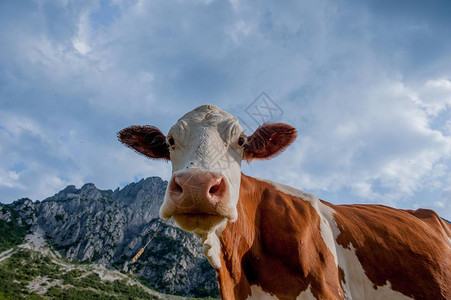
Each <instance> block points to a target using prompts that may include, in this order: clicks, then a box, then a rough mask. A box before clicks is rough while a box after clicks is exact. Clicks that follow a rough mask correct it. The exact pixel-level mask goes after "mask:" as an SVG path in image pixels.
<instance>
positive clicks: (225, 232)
mask: <svg viewBox="0 0 451 300" xmlns="http://www.w3.org/2000/svg"><path fill="white" fill-rule="evenodd" d="M296 136H297V131H296V129H295V128H293V127H292V126H290V125H287V124H283V123H265V124H262V125H261V126H260V127H259V128H257V129H256V130H255V132H254V133H253V134H252V135H250V136H246V135H245V134H244V133H243V128H242V127H241V126H240V124H239V122H238V120H237V119H236V118H235V117H233V116H232V115H231V114H229V113H227V112H225V111H223V110H221V109H219V108H217V107H216V106H214V105H202V106H200V107H198V108H196V109H194V110H192V111H191V112H188V113H187V114H185V115H184V116H183V117H181V118H180V119H179V120H178V121H177V123H176V124H175V125H174V126H172V127H171V129H170V130H169V133H168V134H167V136H165V135H164V134H163V133H162V132H161V131H160V130H159V129H158V128H156V127H154V126H131V127H128V128H125V129H123V130H122V131H120V132H119V133H118V138H119V140H120V141H121V142H122V143H123V144H125V145H126V146H127V147H130V148H132V149H134V150H136V151H137V152H139V153H141V154H143V155H145V156H147V157H150V158H152V159H163V160H167V161H170V162H171V164H172V176H171V178H170V180H169V182H168V186H167V190H166V194H165V198H164V202H163V204H162V206H161V208H160V217H161V218H163V219H169V218H173V219H174V220H175V222H176V223H177V224H178V226H180V227H181V228H182V229H184V230H186V231H191V232H194V233H195V234H196V235H198V236H199V237H200V238H201V240H202V243H203V249H204V253H205V255H206V257H207V259H208V260H209V262H210V263H211V265H212V266H213V268H214V269H215V271H216V275H217V278H216V279H217V282H218V285H219V292H220V296H221V298H222V299H227V300H229V299H434V300H437V299H451V225H450V224H448V223H447V222H445V221H444V220H442V219H441V218H440V217H439V216H438V215H437V214H436V213H435V212H433V211H431V210H426V209H417V210H401V209H395V208H391V207H387V206H383V205H333V204H331V203H329V202H326V201H323V200H320V199H318V198H317V197H315V196H314V195H311V194H308V193H305V192H303V191H301V190H298V189H295V188H292V187H289V186H286V185H283V184H279V183H276V182H272V181H269V180H264V179H258V178H254V177H250V176H247V175H244V174H242V173H241V162H242V160H246V161H248V162H250V161H254V160H263V159H269V158H271V157H274V156H276V155H278V154H280V153H281V152H282V151H284V150H285V149H286V148H287V147H288V146H289V145H290V144H291V143H292V142H293V141H294V140H295V138H296Z"/></svg>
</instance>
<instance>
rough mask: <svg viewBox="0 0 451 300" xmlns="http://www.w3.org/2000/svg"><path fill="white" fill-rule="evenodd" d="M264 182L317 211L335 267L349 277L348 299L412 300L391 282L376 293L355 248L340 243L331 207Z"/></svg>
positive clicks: (297, 191) (345, 284)
mask: <svg viewBox="0 0 451 300" xmlns="http://www.w3.org/2000/svg"><path fill="white" fill-rule="evenodd" d="M260 180H262V181H265V182H268V183H270V184H272V185H273V186H274V187H275V188H276V189H277V190H279V191H281V192H283V193H286V194H289V195H292V196H295V197H299V198H302V199H303V200H306V201H308V202H310V204H311V205H312V206H313V208H315V209H316V211H317V213H318V215H319V216H320V218H321V225H320V232H321V237H322V238H323V240H324V242H325V244H326V245H327V248H328V249H329V251H330V252H331V253H332V255H333V256H334V259H335V263H336V264H337V265H338V266H339V267H340V268H341V269H342V270H343V272H344V274H345V280H346V283H343V282H342V285H343V290H344V292H345V299H365V300H373V299H374V300H377V299H412V298H409V297H407V296H405V295H403V294H402V293H400V292H398V291H394V290H392V289H391V284H390V282H387V284H386V285H384V286H378V287H377V289H374V287H373V285H374V284H373V283H372V282H371V281H370V280H369V279H368V277H367V276H366V274H365V271H364V270H363V267H362V265H361V264H360V261H359V259H358V258H357V256H356V254H355V249H354V248H353V247H352V245H351V249H345V248H343V247H342V246H341V245H338V244H337V243H336V240H337V237H338V235H339V234H340V231H339V229H338V226H337V223H336V222H335V219H334V217H333V215H334V213H335V211H334V210H333V209H332V208H331V207H330V206H327V205H325V204H323V203H322V202H321V201H320V200H319V199H318V198H317V197H316V196H314V195H311V194H308V193H305V192H303V191H301V190H298V189H295V188H293V187H290V186H287V185H283V184H280V183H276V182H272V181H269V180H264V179H260ZM312 297H313V295H312ZM304 299H308V298H304ZM312 299H314V298H312Z"/></svg>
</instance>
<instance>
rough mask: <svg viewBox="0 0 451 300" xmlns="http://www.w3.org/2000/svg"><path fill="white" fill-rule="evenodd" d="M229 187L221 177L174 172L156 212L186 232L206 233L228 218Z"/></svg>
mask: <svg viewBox="0 0 451 300" xmlns="http://www.w3.org/2000/svg"><path fill="white" fill-rule="evenodd" d="M229 194H230V193H229V187H228V184H227V181H226V179H225V178H224V176H222V175H220V174H217V173H213V172H209V171H203V170H194V169H191V170H187V171H183V172H178V173H174V174H173V176H172V178H171V180H170V182H169V185H168V188H167V192H166V198H165V202H164V203H163V206H162V207H161V210H160V215H161V216H162V217H163V218H169V217H171V216H173V217H174V219H175V221H176V222H177V223H178V224H179V225H180V226H181V227H182V228H183V229H185V230H188V231H194V230H198V231H208V230H210V229H211V228H213V227H214V226H215V225H217V224H219V223H220V222H221V221H223V220H224V219H226V218H228V217H229V214H230V196H229Z"/></svg>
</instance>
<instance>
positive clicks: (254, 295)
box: [246, 285, 316, 300]
mask: <svg viewBox="0 0 451 300" xmlns="http://www.w3.org/2000/svg"><path fill="white" fill-rule="evenodd" d="M246 299H249V300H250V299H255V300H277V299H278V298H277V297H276V296H274V295H271V294H269V293H267V292H265V291H263V290H262V288H261V287H260V286H258V285H251V295H250V296H249V297H247V298H246ZM312 299H316V298H315V297H314V296H313V294H312V291H311V290H310V285H309V286H308V288H307V289H306V290H305V291H302V292H301V293H300V294H299V296H297V297H296V300H312Z"/></svg>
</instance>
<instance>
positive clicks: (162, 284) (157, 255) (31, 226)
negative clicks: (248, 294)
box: [0, 176, 218, 297]
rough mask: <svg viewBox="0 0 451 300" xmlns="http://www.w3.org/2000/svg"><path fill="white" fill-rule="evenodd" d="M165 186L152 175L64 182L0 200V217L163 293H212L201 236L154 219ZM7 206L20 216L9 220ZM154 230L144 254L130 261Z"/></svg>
mask: <svg viewBox="0 0 451 300" xmlns="http://www.w3.org/2000/svg"><path fill="white" fill-rule="evenodd" d="M166 186H167V181H164V180H162V179H161V178H160V177H156V176H154V177H148V178H146V179H141V180H140V181H138V182H134V183H130V184H128V185H126V186H124V187H123V188H122V189H119V188H117V189H115V190H114V191H113V190H99V189H98V188H97V187H96V186H95V185H94V184H93V183H86V184H84V185H83V186H82V187H81V188H80V189H77V188H76V187H75V186H74V185H68V186H66V187H65V188H64V189H63V190H61V191H59V192H58V193H56V194H55V195H53V196H51V197H47V198H46V199H44V200H42V201H34V202H33V201H32V200H30V199H28V198H22V199H19V200H16V201H14V202H13V203H11V204H0V221H1V222H3V223H5V224H9V225H11V223H12V222H16V223H17V226H23V227H26V228H27V232H35V231H37V230H42V231H43V232H44V233H45V237H46V239H47V240H48V241H49V243H50V244H51V245H52V246H53V247H54V248H55V249H56V250H57V251H58V253H60V254H61V255H62V256H63V257H65V258H67V259H68V260H70V261H74V262H81V263H84V262H95V263H98V264H100V265H103V266H105V267H107V268H116V269H118V270H122V271H125V272H132V273H134V274H136V275H137V276H139V277H140V278H142V279H143V280H144V281H145V282H146V283H147V284H148V285H149V286H151V287H152V288H154V289H156V290H158V291H160V292H162V293H169V294H176V295H183V296H195V297H204V296H217V293H218V291H217V284H216V280H215V278H216V276H215V273H214V271H213V269H212V268H211V266H210V265H209V263H208V261H207V260H206V259H205V257H204V255H203V252H202V247H201V243H200V240H199V239H198V238H197V237H196V236H194V235H192V234H190V233H187V232H184V231H182V230H181V229H179V228H177V227H176V226H175V224H174V223H172V222H168V223H167V224H163V222H162V221H161V220H160V219H159V216H158V212H159V207H160V205H161V204H162V202H163V199H164V194H165V190H166ZM8 212H9V215H10V216H9V217H8ZM11 212H13V214H16V215H18V216H19V217H20V218H16V219H15V220H12V218H11ZM8 222H9V223H8ZM153 234H156V236H155V239H154V240H153V241H152V243H151V244H150V245H149V247H148V248H147V249H146V251H145V252H144V254H143V255H142V256H141V257H140V259H139V260H138V261H137V262H136V263H135V264H130V259H131V258H132V257H133V256H134V254H135V253H136V252H137V251H138V250H139V249H140V248H141V247H142V246H143V245H144V244H145V243H146V242H147V240H148V238H149V237H150V236H151V235H153Z"/></svg>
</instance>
